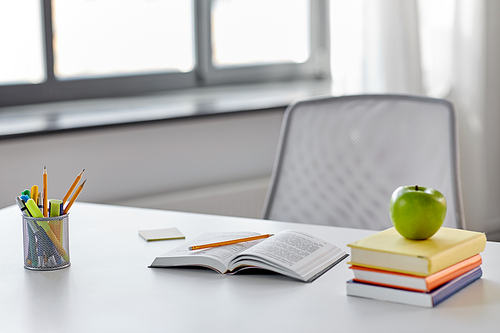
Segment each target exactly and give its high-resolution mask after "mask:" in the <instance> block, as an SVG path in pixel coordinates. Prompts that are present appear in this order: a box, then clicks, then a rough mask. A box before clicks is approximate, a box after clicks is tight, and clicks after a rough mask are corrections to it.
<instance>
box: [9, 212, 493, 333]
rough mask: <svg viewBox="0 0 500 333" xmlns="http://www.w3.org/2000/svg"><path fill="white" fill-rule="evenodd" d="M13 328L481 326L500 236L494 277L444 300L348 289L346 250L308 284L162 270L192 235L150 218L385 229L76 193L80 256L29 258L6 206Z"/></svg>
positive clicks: (197, 223) (488, 254)
mask: <svg viewBox="0 0 500 333" xmlns="http://www.w3.org/2000/svg"><path fill="white" fill-rule="evenodd" d="M0 223H1V225H2V232H0V248H1V253H2V254H3V256H2V258H1V259H0V261H1V262H0V264H1V265H0V271H1V273H0V281H1V290H2V292H1V294H0V331H2V332H166V331H168V332H204V333H205V332H225V331H231V330H234V329H236V330H237V331H238V332H255V331H266V332H271V331H276V332H299V331H301V332H320V331H323V332H324V331H333V329H334V328H337V329H335V331H338V332H347V331H349V332H384V333H385V332H387V331H404V332H421V331H422V329H423V327H422V326H424V327H425V328H429V329H432V331H439V330H441V329H442V330H443V331H447V332H449V331H453V332H471V331H473V330H474V331H475V330H476V329H477V328H478V327H480V328H482V329H483V330H484V331H488V330H489V331H491V330H495V329H498V326H499V324H500V319H499V315H500V243H492V242H488V244H487V247H486V250H485V251H484V253H483V266H482V267H483V278H482V279H481V280H479V281H476V282H475V283H473V284H472V285H470V286H468V287H467V288H465V289H463V290H462V291H460V292H459V293H458V294H456V295H454V296H452V297H451V298H449V299H448V300H446V301H444V302H443V303H441V304H440V305H438V306H437V307H435V308H433V309H423V308H417V307H412V306H406V305H398V304H392V303H385V302H379V301H373V300H366V299H361V298H355V297H348V296H346V291H345V282H346V281H347V280H349V279H351V278H352V273H351V272H350V270H349V269H348V265H347V264H346V261H344V262H342V263H340V264H339V265H337V266H335V267H333V268H332V269H331V270H330V271H328V272H327V273H326V274H325V275H323V276H321V277H320V278H319V279H317V280H316V281H314V282H313V283H310V284H307V283H302V282H299V281H295V280H292V279H290V278H287V277H284V276H281V275H275V274H240V275H233V276H227V275H220V274H218V273H215V272H214V271H211V270H209V269H203V268H169V269H152V268H148V267H147V266H148V265H149V264H150V263H151V262H152V261H153V259H154V258H155V257H156V256H157V255H160V254H162V253H164V252H166V251H167V250H169V249H171V248H173V247H175V246H177V245H179V244H181V243H182V242H183V240H172V241H158V242H146V241H144V240H143V239H142V238H141V237H140V236H139V235H138V230H139V229H157V228H168V227H177V228H179V230H181V231H182V232H183V233H184V234H185V235H186V238H187V239H191V238H194V237H196V236H198V235H199V234H201V233H204V232H210V231H241V230H249V231H257V232H262V233H264V232H271V233H273V232H278V231H280V230H284V229H295V230H301V231H305V232H308V233H311V234H314V235H316V236H318V237H320V238H323V239H325V240H327V241H329V242H331V243H333V244H335V245H337V246H339V247H341V248H343V249H344V250H346V251H348V250H349V249H348V248H347V246H346V245H347V244H348V243H350V242H352V241H354V240H357V239H359V238H362V237H365V236H368V235H370V234H372V233H373V231H367V230H357V229H344V228H334V227H325V226H315V225H303V224H296V223H283V222H271V221H262V220H254V219H245V218H233V217H221V216H213V215H202V214H190V213H180V212H170V211H158V210H147V209H136V208H127V207H117V206H106V205H95V204H85V203H80V204H75V206H74V207H73V208H72V211H71V215H70V256H71V266H70V267H69V268H66V269H62V270H57V271H50V272H34V271H29V270H26V269H24V268H23V253H22V229H21V216H20V212H19V209H18V208H17V207H14V206H12V207H8V208H5V209H2V210H0Z"/></svg>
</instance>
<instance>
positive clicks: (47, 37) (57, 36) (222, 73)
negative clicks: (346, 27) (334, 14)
mask: <svg viewBox="0 0 500 333" xmlns="http://www.w3.org/2000/svg"><path fill="white" fill-rule="evenodd" d="M18 2H19V3H21V4H18ZM327 7H328V0H295V1H287V0H212V1H208V0H194V1H190V0H71V1H66V0H24V1H22V2H21V1H7V0H0V45H1V46H2V49H3V50H4V51H2V52H0V106H8V105H21V104H30V103H40V102H53V101H63V100H72V99H84V98H99V97H119V96H130V95H140V94H145V93H152V92H161V91H167V90H172V89H182V88H190V87H199V86H208V85H216V84H235V83H253V82H269V81H284V80H293V79H315V78H325V77H328V76H329V44H328V10H327Z"/></svg>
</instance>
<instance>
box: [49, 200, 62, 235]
mask: <svg viewBox="0 0 500 333" xmlns="http://www.w3.org/2000/svg"><path fill="white" fill-rule="evenodd" d="M62 206H63V202H62V200H59V199H50V200H49V216H50V217H54V216H61V212H62ZM49 225H50V229H52V231H53V232H54V234H55V235H56V237H57V239H59V241H60V242H62V236H63V225H62V221H61V220H56V221H50V222H49Z"/></svg>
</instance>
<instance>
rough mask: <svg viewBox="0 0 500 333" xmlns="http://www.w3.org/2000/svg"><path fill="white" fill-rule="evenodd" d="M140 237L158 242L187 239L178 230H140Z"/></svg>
mask: <svg viewBox="0 0 500 333" xmlns="http://www.w3.org/2000/svg"><path fill="white" fill-rule="evenodd" d="M139 235H141V237H142V238H144V239H145V240H147V241H148V242H150V241H158V240H169V239H183V238H186V236H184V235H183V234H182V232H180V231H179V229H177V228H175V227H174V228H168V229H155V230H139Z"/></svg>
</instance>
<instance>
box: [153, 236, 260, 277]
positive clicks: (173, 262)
mask: <svg viewBox="0 0 500 333" xmlns="http://www.w3.org/2000/svg"><path fill="white" fill-rule="evenodd" d="M256 235H260V234H259V233H256V232H245V231H243V232H225V233H208V234H203V235H201V236H199V237H197V238H195V239H193V240H191V241H188V242H186V243H184V244H182V245H180V246H178V247H176V248H175V249H173V250H170V251H169V252H167V253H165V254H162V255H161V256H158V257H156V259H155V260H154V261H153V263H152V264H151V267H167V266H169V267H170V266H193V265H198V266H206V267H209V268H212V269H215V270H217V271H218V272H220V273H224V272H226V271H227V266H228V264H229V262H230V261H231V259H232V258H233V257H234V256H235V255H237V254H239V253H241V252H243V251H245V250H246V249H248V248H250V247H252V246H254V245H255V244H257V243H258V242H261V241H262V240H256V241H251V242H244V243H237V244H232V245H226V246H220V247H214V248H209V249H204V250H198V251H189V250H188V247H190V246H193V245H201V244H208V243H215V242H221V241H225V240H231V239H237V238H243V237H249V236H256Z"/></svg>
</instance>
